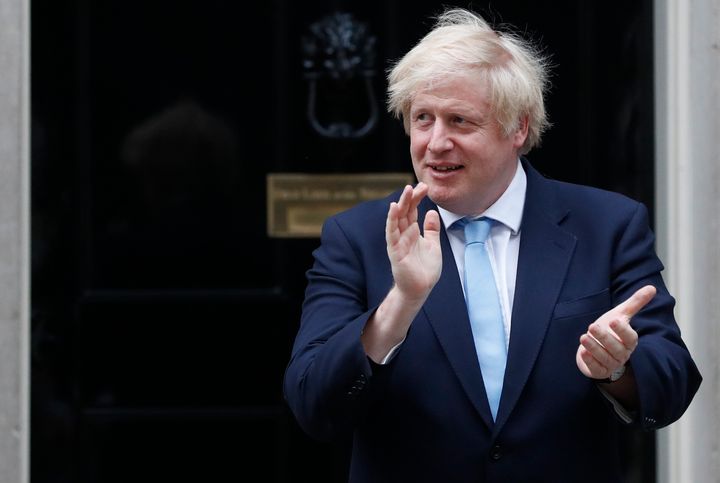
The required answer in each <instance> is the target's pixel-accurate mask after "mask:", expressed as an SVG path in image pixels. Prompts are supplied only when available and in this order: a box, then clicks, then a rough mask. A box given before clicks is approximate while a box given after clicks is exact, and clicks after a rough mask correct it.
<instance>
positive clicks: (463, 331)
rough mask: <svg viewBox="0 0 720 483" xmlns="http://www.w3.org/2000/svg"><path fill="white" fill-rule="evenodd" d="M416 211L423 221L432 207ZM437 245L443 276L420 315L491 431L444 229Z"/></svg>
mask: <svg viewBox="0 0 720 483" xmlns="http://www.w3.org/2000/svg"><path fill="white" fill-rule="evenodd" d="M419 208H420V210H419V211H420V217H419V218H420V219H421V220H422V219H424V217H425V213H426V212H427V210H428V209H429V208H433V209H435V206H434V205H433V204H432V203H430V202H425V201H424V202H423V203H421V205H420V207H419ZM421 223H422V222H421ZM440 243H441V249H442V258H443V260H442V262H443V267H442V274H441V275H440V280H438V282H437V284H436V285H435V287H434V288H433V291H432V292H431V293H430V296H429V297H428V300H427V301H426V302H425V305H424V307H423V313H424V314H425V316H426V317H427V319H428V321H429V323H430V326H431V327H432V328H433V331H434V332H435V336H436V337H437V339H438V341H439V342H440V345H441V346H442V348H443V351H444V352H445V355H446V357H447V358H448V360H449V361H450V365H451V366H452V368H453V370H454V371H455V373H456V374H457V376H458V378H459V379H460V383H461V385H462V387H463V388H464V389H465V392H466V393H467V395H468V397H469V398H470V400H471V401H472V404H473V405H474V406H475V408H476V409H477V410H478V412H479V413H480V415H481V417H482V419H483V421H485V424H487V426H488V428H491V427H492V425H493V421H492V416H491V413H490V406H489V405H488V401H487V395H486V394H485V385H484V384H483V380H482V373H481V372H480V365H479V364H478V360H477V355H476V353H475V344H474V343H473V336H472V332H471V330H470V320H469V319H468V313H467V307H466V305H465V297H464V295H463V290H462V285H461V284H460V276H459V275H458V271H457V266H456V265H455V259H454V258H453V253H452V249H451V248H450V242H449V240H448V237H447V233H446V232H445V229H443V230H442V231H441V234H440Z"/></svg>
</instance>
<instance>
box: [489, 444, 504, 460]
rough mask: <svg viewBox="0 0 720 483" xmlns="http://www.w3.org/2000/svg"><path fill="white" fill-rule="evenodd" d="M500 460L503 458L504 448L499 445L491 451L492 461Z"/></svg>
mask: <svg viewBox="0 0 720 483" xmlns="http://www.w3.org/2000/svg"><path fill="white" fill-rule="evenodd" d="M500 458H502V448H501V447H500V445H499V444H496V445H495V446H493V447H492V449H491V450H490V459H492V460H493V461H498V460H499V459H500Z"/></svg>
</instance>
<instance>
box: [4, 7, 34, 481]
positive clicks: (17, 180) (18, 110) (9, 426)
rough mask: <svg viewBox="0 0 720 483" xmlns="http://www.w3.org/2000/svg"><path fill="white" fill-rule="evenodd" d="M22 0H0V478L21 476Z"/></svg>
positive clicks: (25, 399)
mask: <svg viewBox="0 0 720 483" xmlns="http://www.w3.org/2000/svg"><path fill="white" fill-rule="evenodd" d="M28 17H29V1H28V0H0V66H1V67H0V481H3V482H8V483H25V482H27V481H29V476H28V473H29V470H28V468H29V465H28V461H29V445H28V441H29V418H28V413H29V407H30V405H29V350H28V348H29V338H30V329H29V322H28V320H29V316H28V314H29V273H30V268H29V264H30V259H29V256H28V254H29V246H30V243H29V242H30V239H29V219H30V215H29V201H28V200H29V198H30V197H29V195H30V186H29V171H30V160H29V140H30V138H29V128H28V126H29V112H30V110H29V90H30V82H29V75H28V72H29V65H30V63H29V62H30V55H29V18H28Z"/></svg>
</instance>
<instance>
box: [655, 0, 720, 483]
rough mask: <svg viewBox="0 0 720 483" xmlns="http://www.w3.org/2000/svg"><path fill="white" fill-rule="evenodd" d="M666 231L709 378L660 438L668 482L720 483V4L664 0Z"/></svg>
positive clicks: (661, 207) (661, 94)
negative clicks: (682, 414) (678, 419)
mask: <svg viewBox="0 0 720 483" xmlns="http://www.w3.org/2000/svg"><path fill="white" fill-rule="evenodd" d="M655 16H656V18H655V26H656V29H655V44H656V76H655V77H656V121H657V122H656V149H657V152H656V160H657V162H656V173H657V180H656V181H657V182H656V200H657V204H656V205H657V212H656V226H657V235H658V249H659V251H660V255H661V257H662V259H663V260H664V261H665V265H666V266H667V270H666V280H667V282H668V285H669V287H670V290H671V292H672V293H673V294H674V295H675V296H676V298H677V300H678V304H677V308H676V316H677V319H678V323H679V324H680V328H681V330H682V331H683V338H684V339H685V341H686V342H687V344H688V346H689V348H690V351H691V353H692V354H693V356H694V358H695V361H696V362H697V364H698V367H699V368H700V372H701V373H702V375H703V378H704V380H703V383H702V385H701V387H700V390H699V391H698V394H697V396H696V398H695V400H694V401H693V403H692V405H691V406H690V408H689V410H688V411H687V413H685V415H684V416H683V417H682V418H681V419H680V421H678V422H677V423H675V424H673V425H672V426H670V427H669V428H668V429H666V430H663V431H662V432H661V434H660V436H659V438H658V476H659V477H658V481H659V482H661V483H685V482H688V483H690V482H692V483H705V482H720V380H719V377H720V149H719V141H720V0H656V2H655Z"/></svg>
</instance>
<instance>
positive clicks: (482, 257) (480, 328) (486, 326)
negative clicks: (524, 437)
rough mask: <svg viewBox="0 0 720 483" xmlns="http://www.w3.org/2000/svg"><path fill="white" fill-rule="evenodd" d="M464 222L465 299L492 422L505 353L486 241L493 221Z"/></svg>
mask: <svg viewBox="0 0 720 483" xmlns="http://www.w3.org/2000/svg"><path fill="white" fill-rule="evenodd" d="M463 221H464V222H465V299H466V302H467V307H468V315H469V316H470V326H471V328H472V333H473V339H474V340H475V350H476V352H477V357H478V361H479V362H480V370H481V371H482V376H483V381H484V382H485V392H486V393H487V397H488V402H489V403H490V410H491V411H492V416H493V420H494V419H496V416H497V411H498V405H499V404H500V394H501V393H502V386H503V378H504V377H505V362H506V360H507V349H506V347H505V327H504V325H503V316H502V309H501V307H500V298H499V297H498V291H497V286H496V284H495V277H494V276H493V271H492V266H491V264H490V254H489V253H488V250H487V246H486V245H485V240H486V239H487V237H488V234H489V233H490V227H491V226H492V222H493V221H492V220H491V219H489V218H479V219H476V220H463Z"/></svg>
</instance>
